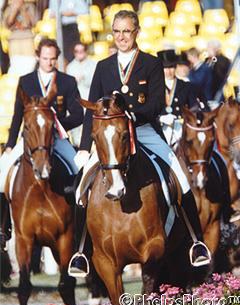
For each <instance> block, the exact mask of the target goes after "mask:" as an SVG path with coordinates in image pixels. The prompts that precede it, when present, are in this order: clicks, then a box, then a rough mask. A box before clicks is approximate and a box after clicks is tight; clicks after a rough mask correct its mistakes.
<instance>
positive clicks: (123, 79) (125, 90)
mask: <svg viewBox="0 0 240 305" xmlns="http://www.w3.org/2000/svg"><path fill="white" fill-rule="evenodd" d="M138 54H139V49H136V51H135V53H134V55H133V57H132V58H131V60H130V63H129V65H128V67H127V71H126V72H124V69H123V67H122V65H121V63H120V62H118V70H119V74H120V79H121V82H122V87H121V92H122V93H123V94H126V93H128V91H129V87H128V85H127V82H128V80H129V78H130V76H131V73H132V70H133V67H134V64H135V62H136V59H137V57H138Z"/></svg>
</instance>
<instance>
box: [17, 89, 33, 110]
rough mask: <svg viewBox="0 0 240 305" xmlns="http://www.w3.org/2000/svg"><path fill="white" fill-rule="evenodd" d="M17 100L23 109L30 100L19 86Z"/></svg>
mask: <svg viewBox="0 0 240 305" xmlns="http://www.w3.org/2000/svg"><path fill="white" fill-rule="evenodd" d="M17 98H19V99H20V100H21V102H22V103H23V106H24V107H25V106H26V105H27V104H30V102H31V98H30V97H29V96H28V95H27V94H26V93H25V91H24V90H23V89H22V87H21V86H20V85H19V86H18V88H17Z"/></svg>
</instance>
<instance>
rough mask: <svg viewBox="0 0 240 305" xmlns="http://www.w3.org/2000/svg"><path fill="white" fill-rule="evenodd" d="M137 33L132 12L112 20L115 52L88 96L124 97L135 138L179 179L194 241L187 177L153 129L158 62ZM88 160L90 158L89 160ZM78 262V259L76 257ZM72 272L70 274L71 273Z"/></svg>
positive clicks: (203, 254)
mask: <svg viewBox="0 0 240 305" xmlns="http://www.w3.org/2000/svg"><path fill="white" fill-rule="evenodd" d="M139 31H140V27H139V20H138V16H137V14H136V13H135V12H132V11H127V10H121V11H119V12H118V13H117V14H116V15H115V17H114V20H113V25H112V32H113V37H114V42H115V45H116V47H117V49H118V51H117V53H116V54H114V55H112V56H110V57H108V58H106V59H104V60H102V61H100V62H98V64H97V67H96V70H95V73H94V76H93V80H92V84H91V88H90V94H89V100H90V101H93V102H96V101H97V100H98V99H100V98H101V97H103V96H106V95H110V94H112V93H113V92H114V91H119V92H121V93H122V95H123V96H124V98H125V101H126V104H127V107H128V110H129V112H131V113H132V117H133V118H134V119H135V125H136V135H137V139H138V141H139V142H140V143H142V144H143V145H145V146H146V147H147V148H148V149H149V150H150V151H152V152H153V153H155V154H156V155H158V156H160V157H161V159H163V160H164V161H165V162H166V163H167V164H168V165H169V166H170V167H171V168H172V169H173V171H174V172H175V173H176V176H177V177H179V182H180V185H181V188H182V193H183V202H182V204H183V206H184V208H185V210H186V213H187V215H188V217H189V218H190V219H191V222H192V226H193V227H194V231H195V232H196V233H197V235H198V238H202V233H201V227H200V222H199V218H198V214H197V209H196V203H195V201H194V197H193V195H192V193H191V191H190V186H189V184H188V181H187V178H186V176H185V174H184V172H183V170H182V168H181V166H180V164H179V162H178V160H177V158H176V156H175V154H174V153H173V151H172V150H171V149H170V147H169V146H168V145H167V144H166V143H165V141H164V140H163V139H162V138H161V137H160V135H159V134H158V133H157V132H156V130H155V129H154V126H155V125H156V118H157V116H158V115H159V114H160V113H161V111H162V109H163V108H164V103H165V82H164V74H163V67H162V63H161V61H160V60H159V59H157V58H156V57H154V56H152V55H149V54H146V53H144V52H142V51H141V50H139V48H138V46H137V43H136V38H137V35H138V33H139ZM91 129H92V112H91V111H90V110H87V111H86V114H85V117H84V124H83V133H82V139H81V144H80V151H79V153H78V155H79V157H83V158H85V159H87V157H88V155H89V153H88V152H89V151H90V149H91V144H92V138H91ZM90 160H91V159H90ZM200 250H201V251H200V253H198V254H196V253H195V254H196V258H195V259H196V260H198V259H199V260H202V262H203V263H204V262H207V261H209V257H208V254H207V251H206V248H205V246H204V245H203V247H202V249H200ZM79 258H80V259H81V257H80V256H79ZM75 269H79V273H80V272H81V269H83V271H84V270H85V269H86V265H85V266H84V262H80V260H79V261H78V259H77V257H75V259H74V260H71V264H70V268H69V270H70V271H71V270H75ZM73 273H74V272H73Z"/></svg>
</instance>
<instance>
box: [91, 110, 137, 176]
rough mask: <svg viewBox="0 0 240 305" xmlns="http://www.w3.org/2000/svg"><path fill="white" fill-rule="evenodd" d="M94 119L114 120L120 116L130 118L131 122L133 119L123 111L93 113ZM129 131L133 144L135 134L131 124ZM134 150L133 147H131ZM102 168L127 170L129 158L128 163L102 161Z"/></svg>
mask: <svg viewBox="0 0 240 305" xmlns="http://www.w3.org/2000/svg"><path fill="white" fill-rule="evenodd" d="M92 118H93V119H95V120H105V121H106V120H112V119H118V118H127V119H128V120H129V122H130V123H129V124H131V123H132V122H131V119H129V116H128V115H127V114H126V113H124V112H122V113H116V114H100V115H96V114H93V116H92ZM129 131H130V143H131V146H132V141H134V140H133V134H132V132H131V129H130V126H129ZM131 151H132V149H131ZM100 168H101V169H102V170H113V169H118V170H121V171H125V172H127V170H128V168H129V158H128V159H127V162H126V163H119V164H102V163H100Z"/></svg>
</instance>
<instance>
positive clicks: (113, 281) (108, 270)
mask: <svg viewBox="0 0 240 305" xmlns="http://www.w3.org/2000/svg"><path fill="white" fill-rule="evenodd" d="M92 260H93V263H94V266H95V268H96V270H97V272H98V274H99V276H100V277H101V279H102V280H103V282H104V284H105V286H106V287H107V290H108V294H109V297H110V300H111V303H112V304H113V305H119V298H120V296H121V295H122V294H123V283H122V274H121V271H120V270H117V268H116V266H115V265H114V262H113V261H111V260H109V259H108V256H107V255H102V256H101V255H100V254H99V253H95V254H94V255H93V258H92Z"/></svg>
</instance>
